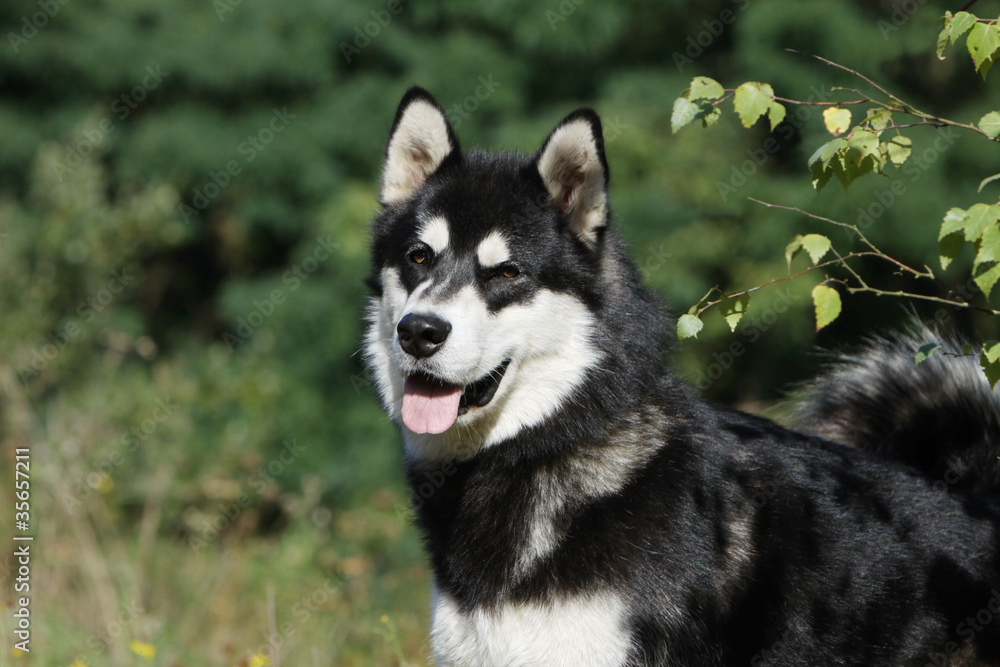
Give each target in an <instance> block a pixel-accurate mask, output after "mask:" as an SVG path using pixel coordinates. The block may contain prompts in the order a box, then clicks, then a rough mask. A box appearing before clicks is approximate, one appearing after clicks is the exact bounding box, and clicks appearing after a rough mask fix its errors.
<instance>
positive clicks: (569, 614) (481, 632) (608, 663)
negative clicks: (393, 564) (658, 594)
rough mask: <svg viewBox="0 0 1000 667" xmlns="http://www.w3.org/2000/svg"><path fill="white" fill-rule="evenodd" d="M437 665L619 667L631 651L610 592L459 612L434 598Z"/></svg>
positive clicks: (617, 601) (446, 598)
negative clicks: (580, 666)
mask: <svg viewBox="0 0 1000 667" xmlns="http://www.w3.org/2000/svg"><path fill="white" fill-rule="evenodd" d="M433 605H434V609H433V616H434V618H433V627H432V630H431V635H432V643H433V646H434V655H435V659H436V660H437V664H438V665H441V666H444V665H448V666H454V667H501V666H502V667H519V666H521V665H548V666H551V667H561V666H563V665H565V666H566V667H569V666H573V667H579V665H590V666H592V667H619V666H621V665H624V664H625V662H626V660H627V659H628V656H629V653H630V649H631V647H632V639H631V633H630V632H629V630H628V628H627V614H626V611H625V605H624V604H623V602H622V600H621V598H620V597H619V596H617V595H615V594H614V593H611V592H600V593H591V594H586V595H578V596H572V597H566V598H563V599H561V600H558V601H555V602H548V603H544V604H542V603H511V604H508V605H505V606H502V607H500V608H499V609H496V610H491V611H484V610H475V611H471V612H465V611H462V610H460V609H459V607H458V604H457V603H456V602H455V600H454V598H452V597H451V596H450V595H448V594H446V593H439V592H435V595H434V601H433Z"/></svg>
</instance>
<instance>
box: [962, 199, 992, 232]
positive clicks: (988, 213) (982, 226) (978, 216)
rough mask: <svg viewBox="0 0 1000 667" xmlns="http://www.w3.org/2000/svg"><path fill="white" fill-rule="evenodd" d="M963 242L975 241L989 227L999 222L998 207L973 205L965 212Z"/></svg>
mask: <svg viewBox="0 0 1000 667" xmlns="http://www.w3.org/2000/svg"><path fill="white" fill-rule="evenodd" d="M966 214H967V215H968V219H967V221H966V223H965V240H966V241H976V240H978V239H979V237H980V236H982V234H983V231H985V230H986V228H987V227H989V226H990V225H995V224H997V223H998V222H1000V205H996V204H981V203H980V204H973V205H972V206H970V207H969V210H968V211H966Z"/></svg>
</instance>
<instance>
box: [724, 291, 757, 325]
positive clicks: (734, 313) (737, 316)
mask: <svg viewBox="0 0 1000 667" xmlns="http://www.w3.org/2000/svg"><path fill="white" fill-rule="evenodd" d="M749 306H750V295H749V294H742V295H740V296H738V297H736V298H733V299H728V300H726V301H723V302H722V303H720V304H719V312H721V313H722V316H723V317H724V318H725V319H726V324H728V325H729V330H730V331H736V325H737V324H739V323H740V320H741V319H743V316H744V315H745V314H746V312H747V308H748V307H749Z"/></svg>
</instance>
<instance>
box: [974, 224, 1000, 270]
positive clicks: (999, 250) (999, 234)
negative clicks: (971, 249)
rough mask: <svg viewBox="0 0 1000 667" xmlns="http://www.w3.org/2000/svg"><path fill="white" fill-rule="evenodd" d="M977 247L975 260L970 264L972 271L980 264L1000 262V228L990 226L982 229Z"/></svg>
mask: <svg viewBox="0 0 1000 667" xmlns="http://www.w3.org/2000/svg"><path fill="white" fill-rule="evenodd" d="M978 245H979V249H978V251H977V252H976V259H975V261H974V262H973V264H972V269H973V270H976V268H978V267H979V266H980V265H981V264H987V263H989V262H998V261H1000V227H998V226H997V225H990V226H989V227H987V228H986V229H984V230H983V235H982V236H981V237H980V238H979V244H978Z"/></svg>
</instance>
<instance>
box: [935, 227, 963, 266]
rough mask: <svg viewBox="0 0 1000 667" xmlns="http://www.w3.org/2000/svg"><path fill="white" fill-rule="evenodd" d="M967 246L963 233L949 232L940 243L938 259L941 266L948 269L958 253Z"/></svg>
mask: <svg viewBox="0 0 1000 667" xmlns="http://www.w3.org/2000/svg"><path fill="white" fill-rule="evenodd" d="M964 247H965V238H964V237H963V236H962V235H961V234H957V233H956V234H947V235H946V236H945V237H944V238H943V239H941V242H940V244H939V248H938V259H939V260H940V261H941V268H942V269H947V268H948V265H949V264H951V263H952V262H953V261H954V260H955V258H956V257H958V253H959V252H961V251H962V248H964Z"/></svg>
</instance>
